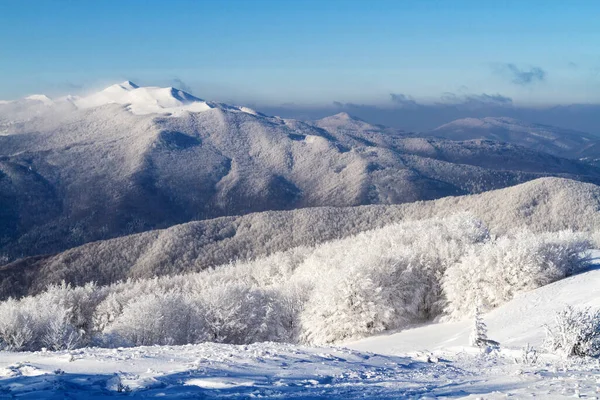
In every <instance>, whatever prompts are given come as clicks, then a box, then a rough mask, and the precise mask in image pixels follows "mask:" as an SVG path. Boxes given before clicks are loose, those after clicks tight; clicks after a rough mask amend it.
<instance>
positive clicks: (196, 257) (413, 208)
mask: <svg viewBox="0 0 600 400" xmlns="http://www.w3.org/2000/svg"><path fill="white" fill-rule="evenodd" d="M598 209H600V187H598V186H595V185H591V184H585V183H580V182H576V181H571V180H565V179H557V178H545V179H539V180H535V181H532V182H528V183H525V184H522V185H518V186H515V187H511V188H506V189H501V190H496V191H492V192H487V193H482V194H479V195H471V196H463V197H448V198H444V199H439V200H435V201H429V202H417V203H411V204H403V205H389V206H382V205H372V206H362V207H347V208H331V207H329V208H307V209H299V210H293V211H279V212H274V211H270V212H263V213H255V214H249V215H245V216H239V217H225V218H218V219H214V220H207V221H197V222H190V223H187V224H182V225H177V226H173V227H171V228H169V229H165V230H154V231H150V232H145V233H141V234H136V235H130V236H125V237H122V238H117V239H111V240H105V241H98V242H94V243H89V244H86V245H83V246H80V247H76V248H73V249H71V250H68V251H65V252H63V253H60V254H57V255H54V256H44V257H33V258H25V259H23V260H20V261H16V262H14V263H12V264H8V265H6V266H4V267H1V268H0V282H2V286H1V287H0V298H5V297H7V296H9V295H17V296H18V295H23V294H26V293H37V292H39V291H40V290H43V289H44V288H45V287H46V285H48V284H49V283H60V282H61V281H62V280H66V281H67V282H71V283H74V284H77V285H82V284H84V283H86V282H90V281H95V282H97V283H99V284H107V283H110V282H115V281H117V280H122V279H126V278H143V277H151V276H156V275H165V274H174V273H181V272H189V271H197V270H203V269H205V268H208V267H210V266H217V265H221V264H226V263H228V262H229V261H231V260H235V259H253V258H257V257H260V256H265V255H268V254H272V253H274V252H277V251H283V250H288V249H291V248H294V247H298V246H312V245H316V244H318V243H321V242H323V241H328V240H332V239H338V238H344V237H347V236H350V235H353V234H356V233H358V232H362V231H366V230H369V229H374V228H378V227H382V226H385V225H388V224H390V223H394V222H400V221H408V220H418V219H425V218H431V217H440V216H447V215H451V214H454V213H459V212H468V213H470V214H472V215H474V216H476V217H477V218H479V219H481V220H482V221H483V222H484V223H485V224H486V225H487V226H488V227H489V228H490V230H491V231H492V233H495V234H502V233H504V232H506V231H507V230H510V229H513V228H519V227H528V229H531V230H533V231H536V232H543V231H558V230H563V229H574V230H581V231H595V230H598V229H600V213H599V212H598Z"/></svg>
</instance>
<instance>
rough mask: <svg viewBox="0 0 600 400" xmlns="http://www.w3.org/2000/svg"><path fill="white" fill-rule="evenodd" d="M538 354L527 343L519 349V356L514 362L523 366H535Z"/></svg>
mask: <svg viewBox="0 0 600 400" xmlns="http://www.w3.org/2000/svg"><path fill="white" fill-rule="evenodd" d="M538 358H539V357H538V352H537V350H536V349H535V348H534V347H533V346H531V345H529V343H527V344H526V345H525V346H523V348H522V349H521V356H520V357H519V359H515V362H517V363H521V364H524V365H535V364H537V362H538Z"/></svg>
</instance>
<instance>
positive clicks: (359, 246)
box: [0, 214, 594, 350]
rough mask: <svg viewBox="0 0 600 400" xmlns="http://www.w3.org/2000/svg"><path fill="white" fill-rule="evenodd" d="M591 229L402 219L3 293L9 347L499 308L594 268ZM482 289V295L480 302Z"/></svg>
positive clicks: (325, 335)
mask: <svg viewBox="0 0 600 400" xmlns="http://www.w3.org/2000/svg"><path fill="white" fill-rule="evenodd" d="M593 247H594V245H593V244H592V240H591V235H590V234H584V233H577V232H572V231H559V232H553V233H534V232H531V231H528V230H525V229H518V230H515V231H512V232H507V233H505V234H503V235H501V236H494V235H490V233H489V231H488V228H487V227H486V226H485V224H484V223H482V222H481V221H480V220H478V219H476V218H474V217H472V216H470V215H468V214H457V215H454V216H451V217H448V218H443V219H441V218H436V219H429V220H423V221H414V222H406V223H400V224H393V225H389V226H386V227H384V228H380V229H376V230H372V231H367V232H363V233H360V234H358V235H355V236H351V237H348V238H345V239H340V240H334V241H331V242H326V243H322V244H319V245H317V246H314V247H297V248H293V249H290V250H288V251H283V252H277V253H275V254H272V255H270V256H267V257H264V258H258V259H255V260H253V261H250V262H235V263H231V264H228V265H222V266H219V267H216V268H213V269H210V270H205V271H202V272H198V273H192V274H182V275H176V276H168V277H160V278H154V279H141V280H128V281H124V282H120V283H115V284H112V285H108V286H98V285H94V284H87V285H85V286H79V287H73V286H70V285H64V284H63V285H55V286H51V287H49V288H48V289H47V290H46V291H44V292H43V293H41V294H39V295H37V296H33V297H25V298H22V299H18V300H17V299H9V300H7V301H4V302H2V303H0V341H1V342H0V343H1V344H2V346H3V348H5V349H8V350H39V349H41V348H50V349H54V350H60V349H71V348H76V347H82V346H90V345H93V346H103V347H116V346H139V345H153V344H160V345H173V344H187V343H200V342H205V341H211V342H220V343H230V344H246V343H254V342H262V341H275V342H289V343H304V344H333V343H343V342H347V341H349V340H354V339H358V338H362V337H366V336H370V335H373V334H376V333H380V332H383V331H389V330H397V329H403V328H407V327H410V326H413V325H415V324H418V323H423V322H427V321H434V320H447V319H461V318H465V317H470V316H472V315H473V312H474V310H475V308H474V307H475V305H476V304H477V303H478V302H480V305H481V306H482V307H483V309H484V310H488V311H489V310H492V309H494V308H495V307H498V306H500V305H502V304H504V303H506V302H507V301H509V300H511V299H512V298H513V297H514V296H515V295H516V294H518V293H520V292H524V291H528V290H532V289H535V288H537V287H540V286H543V285H546V284H549V283H551V282H554V281H556V280H559V279H561V278H564V277H566V276H569V275H572V274H574V273H577V272H580V271H582V270H584V269H585V268H586V266H587V256H586V251H587V250H589V249H592V248H593ZM476 299H479V300H477V301H476Z"/></svg>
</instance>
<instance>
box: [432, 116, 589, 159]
mask: <svg viewBox="0 0 600 400" xmlns="http://www.w3.org/2000/svg"><path fill="white" fill-rule="evenodd" d="M429 134H430V135H433V136H436V137H442V138H446V139H451V140H459V141H460V140H472V139H486V140H495V141H499V142H506V143H512V144H516V145H520V146H524V147H528V148H531V149H533V150H537V151H542V152H546V153H550V154H553V155H556V156H559V157H568V158H581V157H590V156H591V155H590V154H589V153H590V152H591V151H592V149H593V148H594V147H595V144H596V143H597V142H598V141H599V140H600V136H597V135H592V134H589V133H585V132H579V131H574V130H570V129H563V128H558V127H554V126H548V125H541V124H532V123H527V122H524V121H519V120H516V119H514V118H507V117H485V118H464V119H459V120H456V121H452V122H450V123H448V124H445V125H442V126H440V127H438V128H436V129H434V130H432V131H430V132H429ZM586 149H590V150H589V151H588V152H587V153H586V154H587V155H584V153H585V150H586ZM593 155H594V156H598V155H599V153H597V152H593Z"/></svg>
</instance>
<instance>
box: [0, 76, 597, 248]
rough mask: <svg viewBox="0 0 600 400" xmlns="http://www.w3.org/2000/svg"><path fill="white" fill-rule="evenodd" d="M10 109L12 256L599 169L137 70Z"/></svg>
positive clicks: (4, 240)
mask: <svg viewBox="0 0 600 400" xmlns="http://www.w3.org/2000/svg"><path fill="white" fill-rule="evenodd" d="M15 107H16V108H15ZM15 110H19V112H18V113H16V112H15ZM28 110H29V111H28ZM15 115H16V117H15ZM0 123H2V129H4V130H3V134H2V136H0V210H2V211H1V212H0V218H2V221H1V222H2V224H0V227H1V228H0V230H1V231H0V255H2V254H6V255H7V256H8V257H9V258H10V259H15V258H17V257H22V256H28V255H36V254H44V253H54V252H57V251H62V250H65V249H68V248H71V247H74V246H76V245H79V244H83V243H87V242H90V241H94V240H100V239H107V238H112V237H118V236H123V235H126V234H131V233H135V232H141V231H147V230H150V229H156V228H166V227H169V226H172V225H175V224H181V223H184V222H188V221H192V220H201V219H208V218H215V217H221V216H231V215H241V214H247V213H251V212H260V211H266V210H285V209H294V208H304V207H317V206H335V207H342V206H356V205H364V204H398V203H406V202H412V201H417V200H430V199H436V198H440V197H444V196H450V195H461V194H467V193H479V192H482V191H486V190H491V189H497V188H501V187H506V186H511V185H515V184H518V183H522V182H525V181H528V180H532V179H536V178H539V177H542V176H548V175H554V176H561V177H568V178H573V179H578V180H582V181H588V182H594V183H600V169H599V168H596V167H593V166H589V165H586V164H582V163H579V162H576V161H573V160H566V159H561V158H558V157H554V156H551V155H548V154H544V153H539V152H535V151H532V150H529V149H526V148H523V147H518V146H514V145H508V144H498V143H494V142H489V141H470V142H452V141H446V140H440V139H423V138H412V137H405V136H403V135H402V134H401V133H400V132H396V131H394V132H392V131H390V130H389V129H386V128H382V127H377V126H372V125H369V124H367V123H365V122H363V121H357V120H355V119H352V118H351V117H349V116H346V115H338V116H334V117H331V118H329V119H324V120H321V121H318V122H317V123H314V124H308V123H304V122H300V121H295V120H284V119H280V118H276V117H268V116H264V115H262V114H260V113H257V112H254V111H252V110H250V109H247V108H245V107H234V106H228V105H224V104H219V103H210V102H205V101H203V100H200V99H198V98H196V97H194V96H191V95H189V94H187V93H185V92H182V91H179V90H176V89H172V88H163V89H161V88H154V87H149V88H143V87H138V86H137V85H135V84H133V83H131V82H124V83H122V84H119V85H114V86H111V87H109V88H107V89H105V90H104V91H101V92H99V93H96V94H92V95H90V96H87V97H82V98H75V97H66V98H63V99H56V100H52V101H51V104H50V103H48V101H40V100H39V99H33V100H31V99H29V100H23V101H17V102H11V103H8V104H4V105H0Z"/></svg>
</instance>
